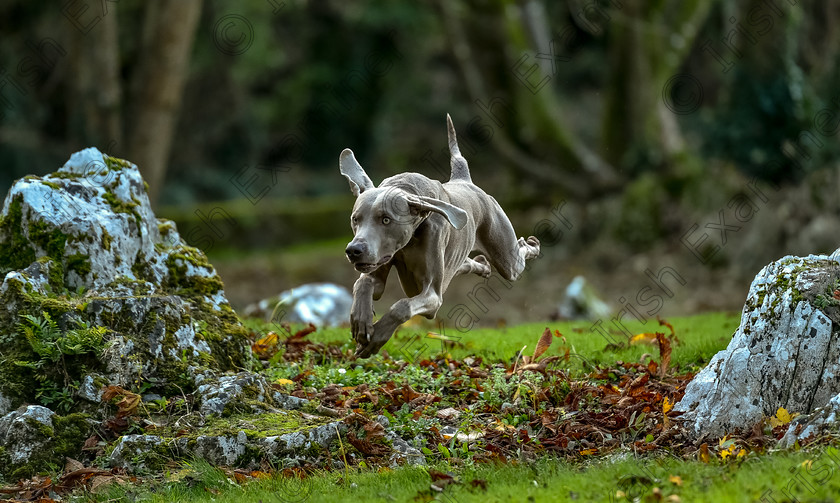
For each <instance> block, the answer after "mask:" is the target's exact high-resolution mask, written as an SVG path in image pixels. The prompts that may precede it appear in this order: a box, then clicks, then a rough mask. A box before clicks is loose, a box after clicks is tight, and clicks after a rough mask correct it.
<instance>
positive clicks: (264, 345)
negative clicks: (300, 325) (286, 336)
mask: <svg viewBox="0 0 840 503" xmlns="http://www.w3.org/2000/svg"><path fill="white" fill-rule="evenodd" d="M279 342H280V338H279V337H278V336H277V334H276V333H275V332H269V333H268V334H266V336H265V337H262V338H260V339H258V340H257V341H256V342H255V343H253V344H252V345H251V350H252V351H253V352H254V353H256V354H257V356H271V352H272V351H271V350H272V349H274V348H276V347H277V344H278V343H279Z"/></svg>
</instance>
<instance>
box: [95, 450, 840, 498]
mask: <svg viewBox="0 0 840 503" xmlns="http://www.w3.org/2000/svg"><path fill="white" fill-rule="evenodd" d="M838 454H840V452H838V451H837V449H834V448H833V447H829V448H823V449H819V450H818V451H816V452H811V453H802V452H800V453H776V454H770V455H765V456H763V457H755V458H748V459H747V460H743V461H741V462H729V463H722V462H713V463H710V464H704V463H701V462H699V461H678V460H668V459H663V458H660V459H656V460H644V461H638V460H633V459H624V460H601V461H598V462H594V463H588V464H585V465H572V464H568V463H563V462H556V461H551V460H547V459H546V460H541V461H538V462H535V463H531V464H528V465H526V464H505V465H479V466H476V467H474V468H466V469H461V470H459V471H458V472H457V473H456V480H457V482H454V483H451V484H449V485H447V486H446V487H444V488H443V492H442V493H438V492H437V491H432V490H431V489H430V487H431V484H432V482H431V478H430V475H429V470H428V469H425V468H401V469H398V470H393V471H385V472H380V473H376V472H370V471H360V470H351V471H349V473H344V472H331V473H321V474H318V475H315V476H311V477H309V478H307V479H305V480H302V481H301V480H298V479H283V478H275V479H268V480H255V481H253V482H250V483H247V484H245V485H242V486H238V485H235V484H232V483H231V482H229V480H228V477H227V476H226V475H225V474H224V473H223V472H222V471H220V470H217V469H213V468H211V467H209V466H207V465H204V464H200V463H199V464H196V465H195V466H194V467H193V468H192V469H190V470H189V471H188V472H187V473H188V475H187V477H186V478H184V479H182V480H181V481H180V482H177V483H166V482H161V483H157V484H155V485H153V486H147V487H146V488H145V489H144V491H143V492H142V493H141V494H139V495H137V494H134V495H133V497H138V500H142V501H149V502H160V503H169V502H173V501H179V502H181V501H183V502H203V501H215V502H219V503H225V502H231V503H234V502H236V503H240V502H243V503H244V502H255V503H256V502H265V503H269V502H296V501H297V502H303V501H310V502H320V501H325V502H335V503H339V502H348V503H361V502H394V501H400V502H402V501H430V500H431V499H432V498H433V497H434V498H436V500H437V501H447V502H455V503H467V502H473V501H474V502H480V503H489V502H497V501H498V502H522V501H535V502H552V501H558V502H559V501H562V502H565V501H571V502H584V501H585V502H589V501H592V502H607V501H612V502H619V501H627V502H630V501H643V502H646V501H651V502H655V501H682V502H710V503H711V502H714V503H717V502H721V503H728V502H732V503H735V502H738V503H741V502H744V503H747V502H759V501H762V497H765V498H766V499H765V500H764V501H766V502H773V501H776V502H779V503H781V502H783V501H784V502H787V501H797V500H798V501H803V502H804V501H809V502H832V501H836V500H835V498H837V495H838V494H840V476H838V475H836V474H837V472H838V469H840V465H838V462H840V456H838ZM832 457H833V459H832ZM436 468H437V469H439V470H445V469H446V467H445V466H438V467H436ZM180 476H183V475H180ZM803 481H804V483H803ZM785 491H787V493H786V492H785ZM125 497H126V496H125V490H124V489H119V490H113V491H109V492H106V493H103V494H100V495H99V496H98V498H97V499H98V500H99V501H107V500H117V501H120V500H123V498H125ZM794 497H795V498H797V499H792V498H794ZM770 498H772V499H770Z"/></svg>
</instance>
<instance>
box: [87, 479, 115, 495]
mask: <svg viewBox="0 0 840 503" xmlns="http://www.w3.org/2000/svg"><path fill="white" fill-rule="evenodd" d="M114 482H117V479H116V478H114V477H110V476H106V475H96V476H95V477H93V478H92V479H91V481H90V492H92V493H95V492H97V490H99V489H103V488H105V487H108V486H109V485H111V484H113V483H114Z"/></svg>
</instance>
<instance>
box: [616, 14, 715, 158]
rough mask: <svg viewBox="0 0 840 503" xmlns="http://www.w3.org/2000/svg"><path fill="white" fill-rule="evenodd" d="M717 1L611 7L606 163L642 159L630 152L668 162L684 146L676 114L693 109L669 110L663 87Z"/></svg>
mask: <svg viewBox="0 0 840 503" xmlns="http://www.w3.org/2000/svg"><path fill="white" fill-rule="evenodd" d="M713 3H714V2H713V1H708V0H686V1H683V2H650V1H648V0H622V1H621V2H620V3H619V5H621V7H620V8H619V7H613V8H611V9H609V10H608V14H607V15H608V16H609V25H610V31H609V51H610V59H611V61H610V63H611V64H610V68H611V71H610V72H609V73H608V75H609V78H610V79H609V81H608V82H607V83H606V86H605V87H606V106H605V107H604V116H603V141H604V151H605V156H606V159H607V161H608V162H610V163H612V164H614V165H617V166H621V167H627V166H628V164H629V165H630V166H631V167H632V166H633V165H634V164H636V162H638V161H634V160H631V159H629V158H628V157H629V156H628V154H637V155H638V154H640V155H642V156H643V158H642V159H644V160H645V163H646V164H648V163H655V164H657V165H659V166H667V165H668V162H669V160H670V159H671V158H672V157H673V156H674V155H675V154H677V153H679V152H680V151H682V150H683V148H684V144H683V142H682V138H681V137H680V135H679V127H678V124H677V121H676V117H675V114H679V113H691V112H693V110H691V109H690V108H684V109H677V110H676V111H675V110H672V109H669V108H668V107H667V106H666V103H665V102H664V100H663V98H664V99H668V98H667V97H664V93H665V92H666V90H665V89H664V88H665V87H666V86H667V85H668V83H669V79H670V78H671V77H673V76H675V74H677V72H678V71H679V69H680V66H682V64H683V62H684V61H685V58H686V56H687V55H688V53H689V51H690V50H691V47H692V46H693V44H694V40H695V38H696V37H697V33H698V31H699V29H700V27H701V25H702V24H703V21H704V20H705V19H706V17H707V16H708V14H709V11H710V8H711V6H712V4H713ZM678 82H679V83H680V84H682V85H688V86H691V85H693V82H692V81H690V80H688V81H686V82H683V79H680V80H678ZM637 159H638V158H637Z"/></svg>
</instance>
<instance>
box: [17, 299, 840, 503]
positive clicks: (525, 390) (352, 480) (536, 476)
mask: <svg viewBox="0 0 840 503" xmlns="http://www.w3.org/2000/svg"><path fill="white" fill-rule="evenodd" d="M738 322H739V316H738V314H734V313H712V314H705V315H700V316H693V317H686V318H673V319H670V320H668V321H666V320H661V321H660V322H659V324H658V326H659V330H657V331H655V332H654V331H645V328H647V327H645V326H643V325H641V324H639V323H636V324H631V323H628V324H627V325H626V326H627V328H628V330H629V332H630V335H631V337H627V336H625V335H622V333H621V332H618V331H616V330H613V331H611V332H609V333H608V336H609V340H608V339H607V337H604V336H602V335H599V334H597V333H593V332H591V331H590V328H591V323H588V322H548V323H531V324H525V325H518V326H511V327H508V328H476V329H474V330H472V331H470V332H467V333H463V334H462V333H445V334H442V333H439V332H437V331H436V328H435V327H436V326H435V324H433V323H432V322H427V321H425V320H423V321H414V320H413V321H412V322H409V324H407V325H406V326H404V327H402V328H401V330H400V331H399V332H398V333H397V334H396V335H395V336H394V338H393V339H392V340H391V341H390V342H389V343H388V344H387V345H386V346H385V347H384V348H383V351H382V353H381V354H379V355H377V356H375V357H373V358H370V359H367V360H357V359H355V358H354V357H353V356H352V351H353V345H352V344H351V342H350V341H349V334H348V331H347V329H346V328H338V329H325V330H316V331H313V330H312V329H311V328H309V327H301V326H282V327H278V326H272V325H269V324H266V323H264V322H262V321H258V320H246V325H247V326H248V327H249V329H250V330H251V333H252V338H253V341H252V342H253V349H254V351H255V353H256V354H257V355H259V357H260V359H261V360H262V361H263V362H264V363H263V365H264V366H265V373H266V375H267V377H269V378H270V379H271V380H272V382H273V385H274V386H275V387H276V388H277V389H280V390H284V391H286V392H289V393H291V394H293V395H296V396H299V397H305V398H309V399H310V400H315V401H317V402H318V403H320V406H321V407H322V408H325V409H323V410H330V411H332V412H334V413H335V414H336V415H337V416H339V417H342V418H344V419H343V420H344V422H345V423H346V424H347V425H348V428H349V429H348V432H347V433H346V434H344V435H341V436H340V437H339V438H340V440H342V441H341V442H340V443H339V448H338V449H334V450H333V451H334V452H331V453H327V456H328V457H330V458H331V459H332V461H336V460H342V462H340V463H338V464H337V465H338V466H341V468H332V469H327V468H325V467H327V466H331V465H332V466H335V465H336V463H325V464H321V465H319V466H304V467H300V468H294V469H288V468H287V469H279V468H273V467H271V466H268V465H267V466H264V467H261V469H259V470H252V471H247V470H241V469H239V470H233V469H226V468H215V467H211V466H209V465H207V464H206V463H204V462H199V461H187V462H185V461H183V460H182V461H173V462H172V463H170V465H169V466H168V467H167V469H166V470H163V471H160V472H157V473H147V474H141V475H139V476H136V477H127V476H125V475H120V474H119V473H114V475H113V478H114V480H118V481H120V482H121V483H120V484H115V483H110V484H102V483H101V480H100V484H99V486H98V487H97V488H96V490H92V487H91V485H92V483H91V482H92V480H88V479H86V478H84V477H78V476H77V477H76V478H75V479H74V483H75V485H76V486H77V488H76V489H75V490H73V491H72V492H66V493H65V494H64V497H65V499H66V498H69V499H79V500H84V501H102V502H105V501H125V500H129V501H160V502H169V501H253V502H257V501H263V502H269V501H278V502H295V501H297V502H302V501H354V502H358V501H365V502H367V501H383V502H391V501H421V502H422V501H432V500H437V501H453V502H467V501H539V502H542V501H642V502H657V501H670V502H679V501H686V502H692V501H704V502H705V501H716V502H718V501H720V502H742V501H743V502H747V501H769V502H773V501H779V502H780V501H806V500H807V501H823V502H825V501H835V499H834V498H836V495H837V494H840V477H835V476H834V475H835V474H836V473H838V471H840V466H835V465H837V464H838V463H840V452H838V451H837V449H835V448H834V447H832V440H833V439H832V438H823V439H820V441H818V442H814V443H812V444H809V445H806V446H799V447H798V448H797V449H796V450H793V451H782V450H777V449H775V443H776V440H777V439H778V438H780V436H781V435H782V434H783V433H784V431H785V430H786V428H787V426H786V423H787V422H789V421H790V419H791V416H790V414H788V413H787V411H784V410H783V409H780V410H779V411H778V412H777V413H776V415H775V416H774V417H768V418H765V419H764V421H763V423H762V424H761V425H759V426H758V427H757V428H754V429H753V430H752V431H749V432H731V433H730V434H729V435H727V436H725V437H723V438H720V439H707V440H706V441H705V442H703V443H701V444H699V445H698V444H697V443H693V442H691V441H689V440H687V439H686V438H685V437H684V436H683V435H681V434H680V433H679V428H677V427H676V425H677V424H678V421H679V418H678V415H677V414H675V412H674V411H673V410H672V407H673V405H674V403H676V402H677V401H678V400H679V399H680V398H681V396H682V393H683V391H684V388H685V385H686V384H687V383H688V382H689V381H690V379H691V378H692V377H693V375H694V374H695V373H696V372H697V371H698V370H699V369H700V368H702V366H703V365H704V364H706V363H707V362H708V361H709V359H710V358H711V357H712V356H713V355H714V354H715V353H716V352H717V351H719V350H721V349H723V348H725V347H726V345H727V344H728V342H729V339H730V337H731V334H732V333H733V331H734V330H735V328H736V327H737V325H738ZM379 415H383V416H385V417H386V418H387V419H388V421H389V423H390V428H391V429H392V430H393V431H395V432H397V433H398V434H400V436H401V437H403V438H407V439H411V438H414V439H416V440H417V442H418V444H419V445H418V447H422V452H423V454H424V455H425V458H426V461H427V462H428V465H427V466H402V467H394V466H390V463H389V457H388V455H389V454H390V452H391V450H390V447H389V445H388V442H387V441H386V440H385V438H384V436H383V433H382V431H381V428H380V427H378V426H377V424H378V423H376V422H375V421H373V419H374V418H376V417H377V416H379ZM103 468H105V467H103ZM99 473H100V474H101V473H102V472H101V471H100V472H99ZM67 476H68V475H67V474H64V475H62V474H61V473H56V474H53V477H51V478H45V477H40V478H36V479H33V480H32V481H29V482H27V483H26V484H28V490H29V492H28V493H26V492H25V490H26V489H27V488H26V487H25V485H26V484H24V485H19V486H17V492H15V491H14V490H13V489H14V488H9V489H7V490H3V491H4V493H5V496H11V497H15V496H22V495H23V496H26V495H27V494H28V495H29V496H32V495H37V494H44V495H46V496H49V495H50V494H51V493H50V492H49V491H54V490H56V488H58V487H62V481H65V482H66V478H67ZM53 481H55V482H53ZM72 485H73V484H66V483H65V484H64V487H67V486H72ZM39 487H40V489H39ZM38 491H40V493H39V492H38ZM4 493H0V496H2V495H4ZM50 497H51V496H50ZM29 499H30V500H32V499H31V498H29Z"/></svg>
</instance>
